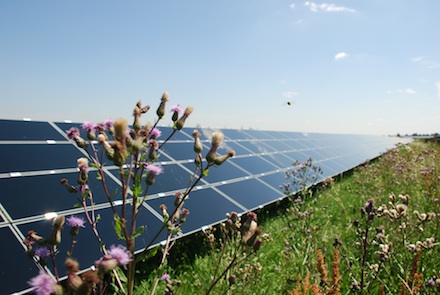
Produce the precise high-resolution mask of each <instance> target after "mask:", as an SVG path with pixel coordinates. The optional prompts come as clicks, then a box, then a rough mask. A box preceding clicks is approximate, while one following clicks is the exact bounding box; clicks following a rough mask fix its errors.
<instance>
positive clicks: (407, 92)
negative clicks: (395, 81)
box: [404, 88, 416, 95]
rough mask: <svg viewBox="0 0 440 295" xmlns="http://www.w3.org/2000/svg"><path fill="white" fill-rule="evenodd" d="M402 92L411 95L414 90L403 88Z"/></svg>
mask: <svg viewBox="0 0 440 295" xmlns="http://www.w3.org/2000/svg"><path fill="white" fill-rule="evenodd" d="M404 92H405V93H406V94H409V95H412V94H414V93H416V92H415V90H414V89H412V88H407V89H405V90H404Z"/></svg>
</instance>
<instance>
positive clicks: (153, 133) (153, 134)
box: [150, 128, 162, 138]
mask: <svg viewBox="0 0 440 295" xmlns="http://www.w3.org/2000/svg"><path fill="white" fill-rule="evenodd" d="M161 134H162V132H161V131H160V130H159V129H157V128H153V130H151V132H150V135H151V137H152V138H158V137H159V136H160V135H161Z"/></svg>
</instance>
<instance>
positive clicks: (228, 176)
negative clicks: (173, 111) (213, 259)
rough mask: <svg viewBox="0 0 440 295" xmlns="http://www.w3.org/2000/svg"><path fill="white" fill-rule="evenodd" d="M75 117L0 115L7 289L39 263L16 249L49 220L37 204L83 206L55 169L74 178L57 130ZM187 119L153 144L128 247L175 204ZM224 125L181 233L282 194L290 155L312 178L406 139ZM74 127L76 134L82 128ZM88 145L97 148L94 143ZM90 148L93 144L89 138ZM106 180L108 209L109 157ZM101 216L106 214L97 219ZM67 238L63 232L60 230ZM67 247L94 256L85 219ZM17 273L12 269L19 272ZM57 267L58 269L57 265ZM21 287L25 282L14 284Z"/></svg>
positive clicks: (206, 137) (66, 144) (115, 184)
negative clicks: (222, 158) (309, 165)
mask: <svg viewBox="0 0 440 295" xmlns="http://www.w3.org/2000/svg"><path fill="white" fill-rule="evenodd" d="M80 125H81V124H79V123H70V122H33V121H29V120H25V121H19V120H0V161H1V163H2V165H1V166H0V187H1V188H2V189H1V190H0V237H1V241H2V251H0V259H1V261H2V264H1V266H0V281H1V282H2V291H3V292H5V293H7V294H9V293H13V292H18V293H20V292H22V291H23V290H26V289H27V288H28V285H27V283H26V282H27V281H28V280H29V279H30V278H32V277H34V276H35V275H36V274H37V273H38V268H37V266H36V265H35V264H34V262H33V261H32V259H30V258H29V257H27V256H26V254H25V246H24V244H23V242H22V241H23V239H24V237H25V236H26V235H27V232H28V231H29V230H35V231H37V232H38V233H41V234H42V235H44V234H47V233H48V232H49V231H50V229H51V220H47V219H46V217H45V214H46V213H50V212H55V213H57V214H59V215H64V216H66V217H68V216H71V215H76V216H84V213H83V210H82V208H78V207H75V206H74V205H75V204H76V203H78V200H77V199H76V198H75V197H74V195H72V194H69V193H68V192H67V191H66V189H65V188H64V187H63V186H62V185H60V179H62V178H65V179H68V180H69V182H70V183H76V178H77V175H78V172H77V162H76V161H77V159H78V158H79V157H84V156H86V153H85V151H84V150H81V149H79V148H78V147H77V146H76V144H75V143H74V142H73V141H70V140H69V139H68V138H67V136H66V133H65V131H66V130H68V129H70V128H71V127H77V128H79V127H80ZM159 129H160V130H161V132H162V135H161V137H160V138H159V142H160V143H162V142H163V141H164V140H165V139H166V138H168V136H169V135H170V134H171V133H172V132H173V129H172V128H171V127H159ZM192 131H193V129H190V128H188V129H184V130H182V131H180V132H177V133H176V134H175V136H173V138H172V139H171V140H170V141H169V142H167V144H166V145H164V147H163V149H161V151H160V157H159V163H160V164H161V165H162V167H163V168H164V173H163V174H160V175H158V176H157V177H156V181H155V184H154V185H153V186H151V187H150V188H149V197H148V198H147V200H146V201H145V202H144V203H143V207H142V209H141V213H140V214H139V218H138V219H137V220H138V225H145V226H146V231H145V233H144V234H142V235H141V236H140V237H139V238H138V239H137V243H136V245H137V250H138V251H141V250H142V249H143V248H145V247H146V246H147V245H155V244H158V243H160V242H161V241H162V240H163V239H165V237H166V233H162V234H161V235H160V236H159V238H158V239H156V240H154V241H152V239H153V237H154V235H155V234H156V232H157V231H158V230H159V228H160V227H161V225H162V222H163V221H162V213H161V210H160V208H159V207H160V205H161V204H165V205H167V207H169V208H174V205H173V203H174V198H175V197H174V194H175V192H177V191H182V190H184V189H185V188H186V187H187V186H188V183H189V181H190V177H191V175H192V174H193V172H194V168H195V166H194V163H193V162H194V156H195V154H194V151H193V137H192ZM199 131H200V132H201V134H202V136H201V141H202V144H203V146H204V150H205V152H206V151H208V150H209V148H210V145H211V144H210V135H211V134H212V131H213V130H209V129H201V130H199ZM221 131H222V132H223V134H224V135H225V139H224V143H223V145H222V146H221V147H220V148H219V149H218V152H219V153H220V154H225V153H226V152H227V151H229V150H234V151H235V152H236V156H235V157H234V158H231V159H229V160H228V161H226V162H225V163H224V164H223V165H222V166H220V167H212V168H210V171H209V173H208V175H207V176H206V177H204V178H203V179H202V181H200V182H199V184H198V186H197V187H196V188H195V190H194V191H192V192H191V194H190V196H189V199H188V200H186V201H185V205H184V207H185V208H187V209H188V210H189V211H190V215H189V217H188V219H187V221H186V222H185V223H184V224H183V227H182V234H183V235H186V234H189V233H192V232H194V231H198V230H200V229H201V228H202V227H204V226H207V225H212V224H216V223H218V222H220V221H222V220H223V219H224V218H225V214H226V213H227V212H231V211H236V212H238V213H245V212H247V211H250V210H254V209H256V208H261V207H262V206H265V205H267V204H270V203H273V202H276V201H277V200H279V199H281V198H283V197H284V195H283V191H282V190H281V189H280V185H282V183H283V182H284V181H285V179H284V171H285V170H286V169H288V168H289V167H291V165H292V163H293V162H294V161H296V160H298V161H301V162H304V161H306V160H307V159H308V158H309V157H312V158H313V163H314V164H315V165H317V166H320V167H321V168H322V169H323V175H322V176H321V177H320V180H322V179H324V178H326V177H331V176H335V175H338V174H340V173H341V172H344V171H347V170H350V169H352V168H353V167H355V166H357V165H359V164H360V163H362V162H364V161H365V160H368V159H371V158H375V157H377V156H379V155H380V154H381V153H383V152H385V151H386V150H387V149H390V148H393V147H394V146H395V144H396V143H397V142H402V141H405V139H401V138H395V137H385V136H364V135H341V134H318V133H316V134H314V133H307V134H306V133H298V132H284V131H283V132H281V131H259V130H233V129H224V130H221ZM81 132H82V134H81V135H82V136H83V137H86V134H85V133H84V132H83V131H81ZM96 148H98V149H101V147H100V146H99V145H96ZM88 151H89V152H93V150H92V149H91V147H89V148H88ZM94 173H96V169H94V168H90V177H89V181H90V182H89V186H90V187H91V189H92V191H93V197H94V202H95V209H96V213H97V214H99V215H100V217H101V220H102V221H101V223H98V230H99V231H100V234H101V236H102V238H103V240H104V241H105V242H106V244H107V245H109V246H110V245H112V244H120V243H121V241H120V240H118V238H117V237H116V235H115V234H114V232H113V229H112V228H111V225H112V224H113V213H112V210H111V208H110V204H109V203H108V201H107V197H105V195H104V193H103V190H102V186H101V183H100V181H98V180H96V179H95V178H94V177H93V174H94ZM105 173H106V174H105V178H106V182H107V185H108V190H109V191H110V193H111V194H112V195H114V196H115V198H114V199H113V201H114V204H115V209H116V210H120V209H121V206H120V203H121V202H118V201H119V199H118V194H117V192H118V191H119V192H120V191H121V186H120V181H119V170H118V167H116V166H114V165H113V164H112V163H110V161H109V163H108V166H106V168H105ZM104 220H105V222H104ZM64 236H65V238H69V235H68V233H66V234H64ZM68 244H69V243H61V244H60V248H59V254H58V255H59V256H60V257H59V258H57V261H58V263H60V266H59V270H61V272H62V270H63V267H62V265H61V264H62V263H63V262H64V259H65V256H66V253H67V251H68V250H69V249H67V248H66V247H67V246H66V245H68ZM74 251H75V252H76V253H81V255H77V256H76V255H75V254H74V257H75V258H77V259H79V263H80V265H81V267H82V268H88V267H90V266H91V265H93V263H94V261H95V260H97V259H98V258H99V257H100V255H101V253H100V251H99V244H98V243H97V241H96V238H95V236H94V235H93V234H92V233H91V231H90V229H87V228H86V229H83V230H81V233H80V235H79V237H78V243H77V244H76V246H75V250H74ZM18 274H19V275H18ZM61 275H64V274H63V273H61ZM23 292H24V291H23Z"/></svg>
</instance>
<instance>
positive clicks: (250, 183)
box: [218, 179, 282, 210]
mask: <svg viewBox="0 0 440 295" xmlns="http://www.w3.org/2000/svg"><path fill="white" fill-rule="evenodd" d="M281 181H282V179H281ZM218 189H219V190H221V191H222V192H224V193H225V194H227V195H228V196H230V197H231V198H233V199H234V200H236V201H237V202H239V203H240V204H242V205H243V206H245V207H246V208H247V209H248V210H252V209H255V208H257V207H259V206H262V205H265V204H267V203H271V202H273V201H275V200H277V199H278V198H280V197H281V196H282V194H281V193H278V192H277V191H274V190H273V189H271V188H269V187H268V186H266V185H264V184H263V183H261V182H260V181H258V180H256V179H248V180H245V181H240V182H234V183H229V184H224V185H221V186H219V187H218Z"/></svg>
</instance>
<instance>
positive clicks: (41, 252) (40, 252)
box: [35, 247, 50, 259]
mask: <svg viewBox="0 0 440 295" xmlns="http://www.w3.org/2000/svg"><path fill="white" fill-rule="evenodd" d="M49 254H50V251H49V249H48V248H47V247H41V248H38V249H36V250H35V255H36V256H38V257H39V258H40V259H41V258H46V257H48V256H49Z"/></svg>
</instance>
